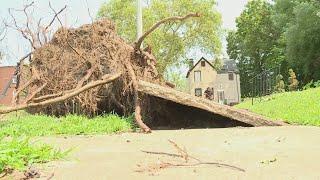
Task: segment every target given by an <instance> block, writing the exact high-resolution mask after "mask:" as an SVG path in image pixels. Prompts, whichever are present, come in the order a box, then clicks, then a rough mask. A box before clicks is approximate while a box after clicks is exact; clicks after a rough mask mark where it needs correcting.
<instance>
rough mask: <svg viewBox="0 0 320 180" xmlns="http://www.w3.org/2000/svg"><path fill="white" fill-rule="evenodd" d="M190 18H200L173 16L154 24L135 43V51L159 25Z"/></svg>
mask: <svg viewBox="0 0 320 180" xmlns="http://www.w3.org/2000/svg"><path fill="white" fill-rule="evenodd" d="M191 17H200V14H199V13H190V14H188V15H186V16H184V17H181V16H174V17H169V18H165V19H162V20H161V21H159V22H157V23H156V24H154V25H153V26H152V27H151V28H150V29H149V30H148V31H147V32H145V33H144V34H143V35H142V36H141V37H140V38H139V39H138V41H136V42H135V49H140V46H141V44H142V42H143V41H144V39H145V38H146V37H147V36H148V35H149V34H151V33H152V32H153V31H154V30H156V29H157V28H158V27H159V26H160V25H161V24H164V23H167V22H170V21H184V20H186V19H188V18H191Z"/></svg>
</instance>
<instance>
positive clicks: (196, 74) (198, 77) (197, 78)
mask: <svg viewBox="0 0 320 180" xmlns="http://www.w3.org/2000/svg"><path fill="white" fill-rule="evenodd" d="M194 82H201V71H194Z"/></svg>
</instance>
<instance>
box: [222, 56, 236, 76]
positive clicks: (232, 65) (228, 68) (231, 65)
mask: <svg viewBox="0 0 320 180" xmlns="http://www.w3.org/2000/svg"><path fill="white" fill-rule="evenodd" d="M228 72H234V73H239V69H238V67H237V63H236V61H234V60H232V59H224V60H223V66H222V67H221V69H220V70H219V71H218V74H222V73H228Z"/></svg>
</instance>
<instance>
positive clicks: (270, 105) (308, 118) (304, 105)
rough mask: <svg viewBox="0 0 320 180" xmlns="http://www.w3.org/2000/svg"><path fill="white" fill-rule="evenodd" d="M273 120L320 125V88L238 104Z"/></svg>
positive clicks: (239, 106) (238, 106)
mask: <svg viewBox="0 0 320 180" xmlns="http://www.w3.org/2000/svg"><path fill="white" fill-rule="evenodd" d="M236 107H237V108H241V109H247V110H249V111H252V112H255V113H257V114H261V115H264V116H266V117H269V118H271V119H273V120H284V121H286V122H288V123H291V124H298V125H311V126H320V88H314V89H308V90H305V91H297V92H286V93H281V94H273V95H270V96H266V97H262V98H256V99H254V104H253V105H252V101H251V99H247V100H246V101H244V102H243V103H241V104H239V105H237V106H236Z"/></svg>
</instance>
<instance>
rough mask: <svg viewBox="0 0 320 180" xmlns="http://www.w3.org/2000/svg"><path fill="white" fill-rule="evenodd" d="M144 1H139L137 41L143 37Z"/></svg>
mask: <svg viewBox="0 0 320 180" xmlns="http://www.w3.org/2000/svg"><path fill="white" fill-rule="evenodd" d="M142 26H143V25H142V0H137V40H138V39H139V38H140V37H141V36H142Z"/></svg>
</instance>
